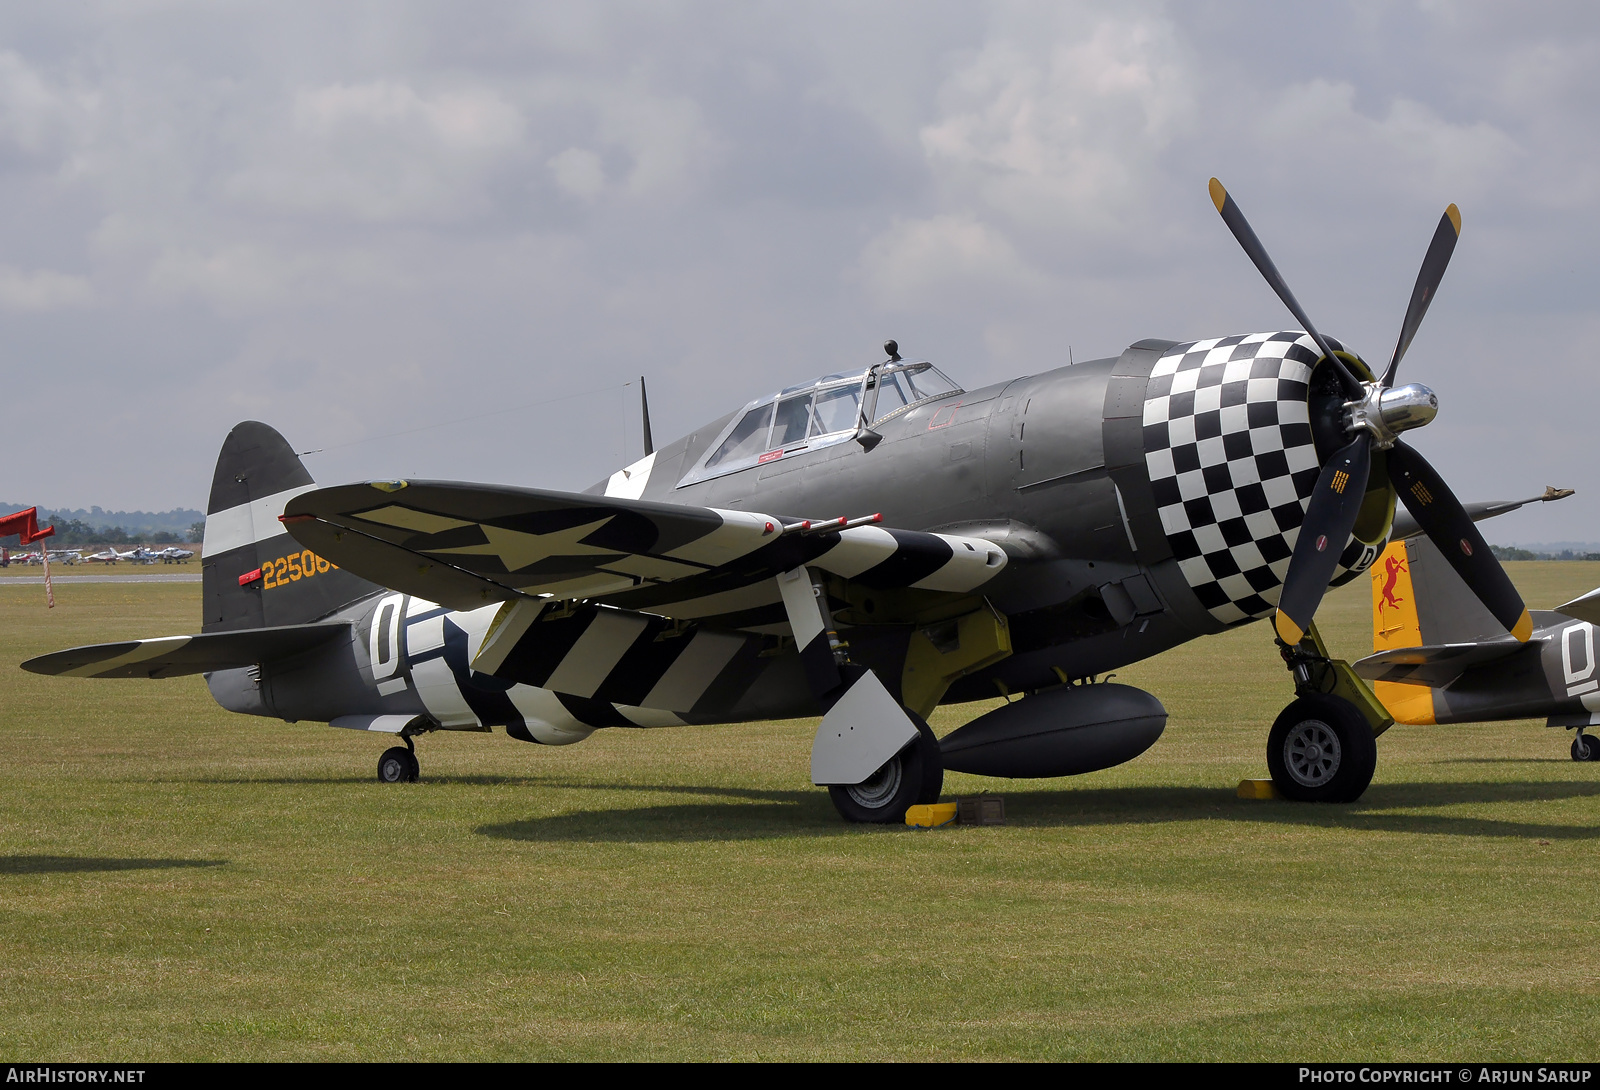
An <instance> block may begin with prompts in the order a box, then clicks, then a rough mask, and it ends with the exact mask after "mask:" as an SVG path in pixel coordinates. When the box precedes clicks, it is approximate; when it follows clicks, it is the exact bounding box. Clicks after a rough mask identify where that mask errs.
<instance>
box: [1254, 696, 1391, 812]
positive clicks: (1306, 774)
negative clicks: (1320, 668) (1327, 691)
mask: <svg viewBox="0 0 1600 1090" xmlns="http://www.w3.org/2000/svg"><path fill="white" fill-rule="evenodd" d="M1267 767H1268V768H1269V769H1271V771H1272V782H1273V784H1274V785H1275V786H1276V787H1277V788H1278V793H1279V794H1281V795H1282V796H1283V797H1284V798H1286V799H1293V800H1295V801H1296V802H1354V801H1355V800H1356V799H1359V798H1360V797H1361V794H1362V792H1364V791H1365V790H1366V789H1367V785H1368V784H1369V783H1371V782H1372V773H1373V772H1374V771H1375V770H1376V769H1377V767H1378V744H1377V740H1376V739H1375V738H1373V737H1372V727H1371V726H1370V725H1369V724H1368V723H1367V721H1366V719H1365V717H1363V716H1362V714H1361V713H1360V712H1359V711H1357V710H1356V708H1355V706H1354V705H1353V704H1351V703H1350V702H1349V701H1347V700H1342V699H1340V698H1339V697H1336V696H1303V697H1301V698H1300V699H1299V700H1296V701H1295V702H1294V703H1293V704H1290V705H1289V706H1288V707H1287V708H1285V709H1283V711H1282V712H1281V713H1280V714H1279V715H1278V718H1277V721H1276V722H1274V723H1273V724H1272V733H1271V734H1269V735H1267Z"/></svg>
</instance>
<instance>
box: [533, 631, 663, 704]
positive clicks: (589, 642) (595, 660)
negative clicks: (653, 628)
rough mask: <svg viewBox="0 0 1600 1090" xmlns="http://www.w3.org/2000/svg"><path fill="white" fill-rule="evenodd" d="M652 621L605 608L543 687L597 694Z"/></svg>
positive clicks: (553, 689)
mask: <svg viewBox="0 0 1600 1090" xmlns="http://www.w3.org/2000/svg"><path fill="white" fill-rule="evenodd" d="M648 625H649V621H648V620H646V619H645V618H644V617H643V616H641V615H640V614H637V613H623V612H620V611H617V610H604V611H602V612H601V613H600V614H599V615H598V616H597V617H595V619H594V620H593V621H592V622H591V623H590V625H589V627H588V628H586V629H584V630H583V635H581V636H579V637H578V640H577V642H576V643H574V644H573V645H572V648H571V649H570V650H569V651H568V652H567V653H566V655H565V656H564V657H563V658H562V660H561V664H560V665H559V666H557V667H556V668H555V670H554V671H553V672H552V673H551V674H550V676H549V677H548V678H546V679H545V682H544V685H543V686H541V688H545V689H550V690H551V691H553V692H558V693H567V694H569V695H571V696H584V697H588V696H593V695H594V694H595V690H597V689H599V688H600V686H601V685H602V684H603V683H604V682H605V680H606V678H607V677H609V676H610V675H611V671H612V668H613V667H615V666H616V665H617V663H618V662H619V661H621V659H622V656H623V655H625V654H627V652H628V648H630V647H632V646H633V641H634V640H636V639H638V638H639V634H640V633H642V632H643V631H644V630H645V628H646V627H647V626H648Z"/></svg>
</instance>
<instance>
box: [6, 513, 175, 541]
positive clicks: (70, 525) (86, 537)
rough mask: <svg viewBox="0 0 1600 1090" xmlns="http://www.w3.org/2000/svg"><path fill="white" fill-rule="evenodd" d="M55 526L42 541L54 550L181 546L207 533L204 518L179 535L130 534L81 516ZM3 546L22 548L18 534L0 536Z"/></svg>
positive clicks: (43, 522) (47, 522) (161, 532)
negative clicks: (82, 547)
mask: <svg viewBox="0 0 1600 1090" xmlns="http://www.w3.org/2000/svg"><path fill="white" fill-rule="evenodd" d="M39 522H40V525H41V526H47V525H50V524H51V523H50V520H48V519H43V518H41V519H40V520H39ZM54 525H55V528H56V532H55V536H53V537H47V538H45V539H44V542H43V544H44V545H46V546H47V547H49V548H51V549H61V548H69V547H72V546H76V545H178V544H182V543H184V542H186V541H187V542H195V541H199V540H200V539H201V538H202V537H204V536H205V530H206V524H205V520H204V519H202V520H200V521H199V522H196V523H194V524H193V525H191V526H190V527H189V532H188V533H187V534H176V533H173V532H172V531H171V530H154V531H148V532H145V531H136V532H134V533H131V534H130V533H129V532H128V531H127V530H124V529H123V528H122V527H120V526H90V525H89V524H88V523H86V522H84V521H83V520H81V519H56V520H54ZM38 544H39V543H37V542H36V543H35V544H34V545H29V546H27V548H30V549H31V548H36V547H37V546H38ZM0 546H4V547H6V548H8V549H18V548H22V546H21V544H20V539H19V538H18V537H17V535H15V534H12V535H11V536H10V537H3V538H0Z"/></svg>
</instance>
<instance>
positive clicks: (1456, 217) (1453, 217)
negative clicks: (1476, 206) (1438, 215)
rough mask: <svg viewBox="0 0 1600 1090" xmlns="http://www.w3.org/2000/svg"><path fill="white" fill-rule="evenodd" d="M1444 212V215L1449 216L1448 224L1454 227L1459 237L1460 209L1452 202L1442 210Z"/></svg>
mask: <svg viewBox="0 0 1600 1090" xmlns="http://www.w3.org/2000/svg"><path fill="white" fill-rule="evenodd" d="M1444 214H1445V215H1446V216H1448V217H1450V226H1451V227H1454V228H1455V229H1456V237H1457V238H1460V237H1461V209H1459V208H1457V207H1456V206H1455V205H1453V204H1452V205H1451V206H1450V207H1449V208H1446V209H1445V210H1444Z"/></svg>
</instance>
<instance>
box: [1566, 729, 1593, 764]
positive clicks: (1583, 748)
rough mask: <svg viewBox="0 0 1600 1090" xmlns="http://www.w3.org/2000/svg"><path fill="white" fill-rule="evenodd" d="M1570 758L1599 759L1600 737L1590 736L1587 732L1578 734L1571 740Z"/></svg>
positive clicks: (1579, 759) (1581, 759)
mask: <svg viewBox="0 0 1600 1090" xmlns="http://www.w3.org/2000/svg"><path fill="white" fill-rule="evenodd" d="M1572 759H1573V760H1574V761H1600V738H1591V737H1589V735H1587V734H1580V735H1578V736H1577V737H1575V738H1574V739H1573V740H1572Z"/></svg>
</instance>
